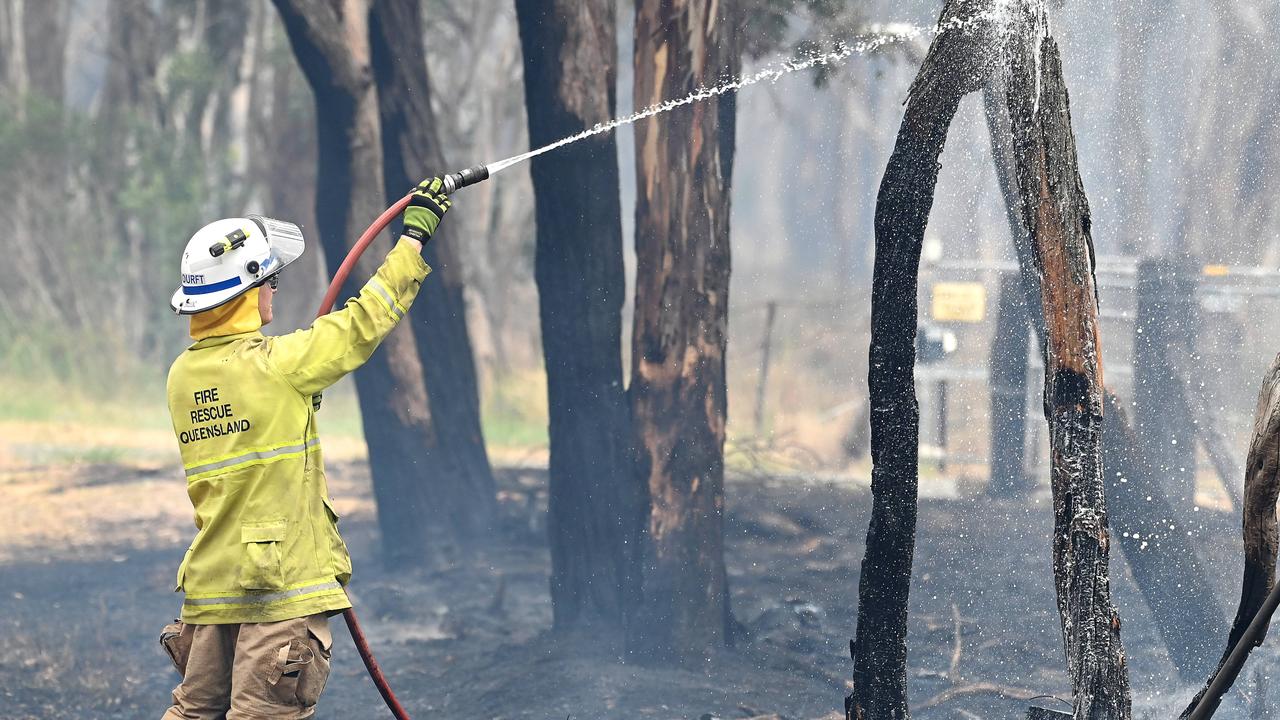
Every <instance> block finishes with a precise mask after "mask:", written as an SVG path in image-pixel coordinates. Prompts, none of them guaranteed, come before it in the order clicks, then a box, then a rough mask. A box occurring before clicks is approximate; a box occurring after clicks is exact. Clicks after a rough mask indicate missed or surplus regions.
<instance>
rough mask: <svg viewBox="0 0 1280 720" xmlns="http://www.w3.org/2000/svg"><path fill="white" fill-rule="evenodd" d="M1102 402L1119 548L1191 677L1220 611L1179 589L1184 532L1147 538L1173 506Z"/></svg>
mask: <svg viewBox="0 0 1280 720" xmlns="http://www.w3.org/2000/svg"><path fill="white" fill-rule="evenodd" d="M1007 86H1008V78H1007V77H1005V76H1004V75H1003V74H1001V73H997V74H996V75H995V76H993V77H992V79H991V82H990V83H988V85H987V87H986V89H985V90H984V93H983V99H984V105H985V108H986V113H987V123H988V127H989V129H990V132H991V145H992V150H993V153H994V156H995V157H994V159H995V165H996V176H997V178H998V180H999V183H1000V187H1001V191H1002V194H1003V195H1004V200H1005V207H1006V210H1007V211H1008V214H1009V226H1010V231H1011V234H1012V235H1013V238H1014V248H1015V250H1016V253H1017V256H1018V261H1019V267H1020V269H1021V272H1020V277H1021V280H1022V286H1023V290H1024V292H1025V293H1026V297H1027V303H1026V305H1025V307H1026V308H1027V309H1028V310H1029V311H1030V312H1029V313H1028V316H1029V317H1030V319H1031V325H1032V327H1033V329H1034V330H1035V334H1036V336H1037V337H1039V338H1044V337H1045V332H1046V330H1045V323H1044V307H1043V304H1042V300H1041V292H1040V282H1041V280H1040V272H1039V270H1038V268H1037V265H1036V263H1035V260H1034V253H1035V251H1034V249H1033V247H1032V238H1031V235H1030V233H1028V232H1027V231H1026V230H1025V225H1024V210H1023V208H1024V206H1025V203H1024V202H1023V198H1022V196H1021V195H1020V194H1019V188H1018V177H1017V168H1016V165H1015V161H1014V144H1013V135H1012V126H1011V122H1010V117H1009V104H1008V90H1007ZM1040 342H1041V343H1043V342H1044V341H1043V340H1041V341H1040ZM1042 350H1043V345H1042ZM1109 402H1110V401H1109ZM1110 407H1112V405H1108V409H1107V410H1106V411H1105V412H1104V422H1103V433H1104V435H1103V440H1102V452H1103V467H1104V468H1105V472H1104V473H1103V483H1104V486H1105V489H1106V492H1107V497H1108V498H1109V499H1110V500H1112V501H1113V502H1114V507H1113V508H1111V509H1112V510H1113V513H1112V518H1113V519H1114V521H1115V525H1116V527H1117V529H1118V532H1119V533H1120V546H1121V548H1122V549H1123V550H1124V553H1125V559H1126V560H1127V561H1128V563H1129V568H1130V570H1131V572H1132V573H1133V578H1134V582H1135V584H1137V586H1138V589H1139V591H1140V592H1141V593H1142V595H1143V598H1144V599H1145V600H1146V602H1147V605H1148V607H1149V608H1150V609H1151V611H1152V614H1153V616H1154V620H1155V622H1156V625H1157V627H1158V629H1159V630H1160V633H1161V636H1162V637H1163V638H1164V639H1165V641H1166V646H1167V648H1168V652H1169V656H1170V658H1171V659H1172V661H1173V663H1174V666H1175V667H1176V668H1177V669H1178V671H1179V673H1180V674H1181V675H1182V676H1183V677H1187V676H1188V673H1190V674H1191V675H1193V676H1194V675H1197V674H1199V673H1200V672H1201V671H1200V670H1197V668H1200V667H1203V663H1204V657H1205V656H1204V654H1203V652H1202V650H1203V646H1204V641H1203V640H1202V639H1199V638H1201V637H1202V636H1197V635H1195V633H1196V632H1205V631H1207V630H1208V629H1210V628H1213V627H1216V626H1217V624H1218V623H1220V622H1221V618H1222V617H1224V614H1223V612H1222V610H1221V609H1220V607H1219V606H1218V604H1217V603H1216V602H1215V601H1214V600H1213V599H1212V598H1209V599H1208V600H1204V599H1202V598H1201V596H1200V594H1191V593H1186V592H1185V590H1184V589H1185V588H1186V587H1204V577H1205V574H1204V571H1203V569H1202V568H1201V565H1200V563H1199V560H1198V558H1197V556H1196V554H1195V551H1194V549H1193V548H1192V543H1190V542H1189V541H1188V539H1187V538H1186V536H1185V535H1183V534H1164V533H1160V534H1159V542H1158V543H1156V542H1150V541H1149V535H1148V533H1149V528H1150V526H1151V521H1152V518H1157V519H1161V520H1175V519H1177V518H1180V517H1181V514H1180V513H1177V512H1175V508H1174V507H1173V505H1172V504H1171V503H1170V501H1169V498H1168V495H1167V492H1166V490H1165V487H1164V485H1163V484H1162V482H1161V477H1160V475H1158V474H1156V473H1155V472H1154V471H1153V469H1152V468H1153V467H1154V466H1153V464H1152V463H1151V462H1150V461H1149V457H1150V456H1149V455H1148V454H1147V452H1146V451H1145V450H1144V449H1143V448H1142V447H1141V446H1139V445H1138V444H1137V443H1138V441H1137V439H1136V436H1135V434H1134V432H1133V429H1132V428H1131V426H1130V425H1129V424H1128V422H1127V421H1126V420H1125V417H1124V415H1123V410H1122V409H1120V406H1119V405H1118V404H1115V405H1114V407H1115V408H1116V411H1115V412H1114V413H1112V411H1111V410H1110ZM1148 498H1149V499H1148ZM1177 524H1179V525H1181V524H1182V523H1180V522H1179V523H1177ZM1166 525H1167V523H1166Z"/></svg>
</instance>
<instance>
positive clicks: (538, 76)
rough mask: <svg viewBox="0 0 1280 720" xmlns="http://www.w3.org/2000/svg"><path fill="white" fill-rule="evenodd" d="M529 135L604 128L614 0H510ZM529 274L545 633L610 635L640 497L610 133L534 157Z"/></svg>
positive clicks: (633, 545) (623, 600) (609, 113)
mask: <svg viewBox="0 0 1280 720" xmlns="http://www.w3.org/2000/svg"><path fill="white" fill-rule="evenodd" d="M515 5H516V15H517V18H518V21H519V25H520V42H521V44H522V45H523V48H524V88H525V99H526V104H525V107H526V108H527V112H528V122H529V143H530V145H531V146H532V147H540V146H542V145H545V144H547V143H550V142H552V141H555V140H558V139H559V138H562V137H566V136H568V135H572V134H575V133H578V132H580V131H582V130H584V129H586V128H590V127H592V126H594V125H595V124H596V123H601V122H606V121H608V120H609V119H610V118H612V117H613V116H614V114H615V112H614V111H615V109H616V106H617V98H616V92H617V90H616V82H615V81H616V77H617V66H618V49H617V38H616V30H615V24H616V8H615V3H614V0H552V1H546V0H516V4H515ZM531 173H532V176H533V187H534V199H535V201H536V206H537V223H538V235H537V253H536V257H535V266H534V270H535V278H536V279H537V283H538V304H539V310H540V318H541V321H542V349H543V356H544V358H545V361H546V370H547V407H548V411H549V415H550V439H551V463H550V482H551V487H550V498H549V501H548V517H547V533H548V536H549V537H548V541H549V543H550V546H551V606H552V613H553V618H554V627H555V629H556V630H557V631H561V632H565V631H576V630H586V631H591V632H599V633H603V635H602V638H604V639H607V640H610V641H617V640H621V639H622V637H623V633H624V627H625V621H626V619H627V618H629V617H630V615H631V613H632V611H633V610H634V608H635V606H636V605H638V603H639V601H640V566H639V562H640V553H639V548H640V544H641V543H640V539H641V534H642V533H643V529H644V512H645V509H646V507H647V504H646V495H647V493H648V491H647V489H646V488H645V486H644V483H643V479H641V478H637V477H636V476H635V473H634V472H633V471H632V467H631V462H630V458H631V455H630V447H631V435H630V432H631V431H630V427H631V423H630V409H629V408H628V406H627V398H626V393H625V391H624V389H623V383H622V302H623V296H624V295H625V293H626V278H625V273H624V269H623V263H622V206H621V200H620V197H619V178H618V160H617V142H616V141H615V139H614V135H613V134H612V133H607V134H604V135H598V136H596V137H594V138H591V139H589V140H583V141H581V142H578V143H575V144H573V145H569V146H567V147H565V148H563V149H561V150H560V151H559V152H556V153H552V154H548V155H543V156H541V157H538V158H534V160H533V162H532V167H531Z"/></svg>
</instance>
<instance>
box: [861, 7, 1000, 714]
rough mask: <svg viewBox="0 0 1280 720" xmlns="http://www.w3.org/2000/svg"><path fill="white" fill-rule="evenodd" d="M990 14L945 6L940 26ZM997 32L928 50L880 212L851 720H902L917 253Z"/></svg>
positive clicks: (912, 494) (914, 473)
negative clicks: (866, 519) (943, 168)
mask: <svg viewBox="0 0 1280 720" xmlns="http://www.w3.org/2000/svg"><path fill="white" fill-rule="evenodd" d="M986 9H988V7H987V4H986V3H983V2H954V1H952V2H948V3H947V5H946V7H945V8H944V10H943V14H942V22H943V23H949V22H953V21H955V20H958V19H963V18H968V17H971V16H973V15H976V14H977V13H979V12H981V11H983V10H986ZM993 45H994V43H992V42H991V31H990V28H988V27H986V26H985V24H983V23H974V24H972V25H970V26H969V28H968V29H967V30H966V31H964V32H945V33H943V34H941V35H939V36H938V38H937V39H936V40H935V41H934V43H933V45H932V46H931V47H930V48H929V54H928V55H927V56H926V57H925V61H924V63H923V65H921V67H920V73H919V74H918V75H917V77H916V80H915V82H914V83H913V85H912V87H911V92H910V94H909V95H908V98H907V107H906V113H905V115H904V117H903V120H902V126H901V128H900V129H899V131H898V139H897V143H896V144H895V146H894V149H893V154H892V156H891V157H890V158H889V165H888V167H887V168H886V169H885V175H884V179H883V180H882V182H881V184H880V194H879V197H878V198H877V201H876V218H875V229H876V259H875V270H874V278H873V281H872V290H871V293H872V294H871V358H870V374H869V386H870V393H871V403H870V404H871V454H872V461H873V463H874V465H873V468H872V475H871V492H872V510H871V524H870V527H869V528H868V530H867V550H866V554H865V555H864V557H863V560H862V573H861V576H860V578H859V581H858V628H857V635H856V638H855V640H854V642H853V646H852V652H853V661H854V670H853V692H852V694H851V695H850V696H849V698H848V699H847V700H846V705H845V709H846V713H847V715H848V716H849V718H851V720H888V719H891V718H892V719H896V718H906V717H908V716H909V712H908V709H907V678H906V653H907V646H906V637H907V600H908V594H909V591H910V586H911V564H912V560H913V556H914V552H915V534H916V492H917V488H918V484H919V477H918V461H919V457H918V455H919V434H920V410H919V406H918V404H917V401H916V394H915V380H914V368H915V346H916V322H917V307H916V289H917V276H918V273H919V267H920V248H921V243H922V242H923V239H924V231H925V226H926V225H927V223H928V220H929V210H930V209H931V207H932V205H933V193H934V188H935V186H936V185H937V180H938V170H939V169H940V165H939V161H938V159H939V157H940V156H941V154H942V150H943V146H944V145H945V143H946V139H947V128H948V127H949V126H950V124H951V120H952V118H953V117H954V116H955V113H956V109H957V108H958V107H959V104H960V99H961V98H962V97H963V96H964V95H966V94H968V93H970V92H973V91H974V90H976V89H978V88H979V87H981V86H982V84H983V83H984V82H985V79H986V77H987V76H988V75H989V74H990V73H991V71H992V69H993V66H994V61H995V57H996V53H995V51H994V49H993Z"/></svg>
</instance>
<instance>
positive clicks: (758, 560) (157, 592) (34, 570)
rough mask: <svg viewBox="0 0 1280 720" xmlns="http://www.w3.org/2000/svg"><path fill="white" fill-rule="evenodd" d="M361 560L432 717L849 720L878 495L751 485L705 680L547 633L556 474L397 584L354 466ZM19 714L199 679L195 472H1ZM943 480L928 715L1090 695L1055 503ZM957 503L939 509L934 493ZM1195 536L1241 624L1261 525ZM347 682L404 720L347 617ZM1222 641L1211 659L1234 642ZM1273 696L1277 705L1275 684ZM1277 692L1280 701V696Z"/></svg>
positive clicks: (3, 714)
mask: <svg viewBox="0 0 1280 720" xmlns="http://www.w3.org/2000/svg"><path fill="white" fill-rule="evenodd" d="M330 476H331V486H332V490H333V493H334V494H335V495H336V496H337V497H338V500H339V502H338V507H339V510H340V511H342V512H343V513H344V517H343V520H342V529H343V531H344V534H345V536H346V537H347V540H348V543H349V545H350V546H351V549H352V553H353V555H354V558H355V562H356V576H355V579H354V581H353V584H352V588H351V589H352V593H353V596H354V598H355V602H356V604H357V607H358V609H359V611H360V614H361V617H362V620H363V622H364V624H365V626H366V631H367V632H368V633H369V635H370V639H371V642H372V643H373V646H374V649H375V651H376V653H377V654H378V657H379V660H380V661H381V663H382V665H383V667H384V668H385V669H386V670H387V671H388V674H389V676H390V679H391V681H392V685H393V686H394V687H395V689H396V691H397V693H398V694H399V695H400V697H401V699H402V700H403V701H404V703H405V705H406V706H407V708H408V709H409V710H410V712H411V713H412V714H413V716H414V717H422V718H427V717H429V718H457V719H458V720H462V719H464V718H465V719H467V720H473V719H476V718H486V719H487V718H538V719H540V720H543V719H545V720H560V719H561V718H566V717H572V718H583V719H593V720H594V719H600V718H634V717H649V718H704V717H712V718H726V719H727V718H751V717H758V718H796V719H800V718H831V719H835V718H840V717H843V710H842V699H843V696H844V695H845V693H846V692H847V690H848V683H847V678H848V677H849V674H850V671H851V663H850V661H849V657H848V642H849V638H850V637H852V635H853V632H854V622H855V617H856V611H857V603H856V600H857V574H858V567H859V564H860V562H861V555H862V545H863V541H864V538H865V534H866V523H867V519H868V515H869V508H870V492H869V490H868V489H867V488H866V485H865V482H862V481H858V480H856V479H848V478H846V479H834V480H830V479H829V480H822V481H817V480H808V481H806V480H802V479H797V478H780V477H770V476H752V477H742V476H735V477H731V478H730V481H729V484H728V489H727V495H728V519H727V533H728V550H727V560H728V565H729V573H730V584H731V591H732V596H733V611H734V613H735V615H736V617H737V618H738V620H740V621H741V622H742V623H743V624H744V625H745V627H746V628H747V630H748V632H749V637H748V638H746V639H743V640H741V641H739V643H738V645H737V647H735V648H733V649H730V650H726V651H724V652H722V653H720V654H719V655H718V656H716V657H713V658H710V659H708V660H707V662H706V664H705V666H702V667H698V668H691V669H690V668H685V669H677V668H670V667H651V666H645V665H641V664H634V663H620V662H617V661H615V660H614V659H613V658H612V657H611V656H609V655H608V654H607V653H606V652H604V651H603V650H602V649H601V648H599V647H598V645H597V644H596V643H593V642H591V641H590V640H587V641H583V642H567V641H558V640H557V639H555V638H553V637H551V636H549V635H548V633H547V630H548V627H549V625H550V619H551V608H550V601H549V599H548V594H547V573H548V562H549V560H548V552H547V549H546V543H545V537H544V527H543V522H544V519H543V513H544V512H545V504H546V500H545V491H546V482H545V481H546V478H545V473H544V472H542V471H538V470H505V471H503V472H502V473H501V477H500V483H501V487H502V492H501V498H502V507H503V527H502V529H501V534H500V537H499V538H498V540H497V543H496V545H495V547H493V548H492V549H490V550H486V551H485V552H483V553H482V554H481V555H480V556H479V557H478V558H477V559H474V560H472V561H469V562H467V563H458V564H456V565H455V566H453V567H443V568H439V567H437V568H435V569H431V570H423V571H422V572H419V573H415V574H411V575H407V576H406V575H393V574H389V573H387V572H385V571H383V570H382V569H380V568H379V567H378V563H377V561H376V559H375V558H374V556H373V550H374V548H375V542H376V527H375V525H374V523H373V509H372V501H371V499H370V492H369V478H368V472H367V468H366V467H365V465H364V464H363V463H362V462H358V461H347V462H341V463H336V464H333V465H332V467H331V469H330ZM0 487H3V488H4V493H5V496H6V500H7V501H6V503H4V507H0V718H5V719H10V718H13V719H17V718H63V717H76V718H84V719H90V718H131V719H132V718H150V717H157V718H158V717H159V716H160V715H161V713H162V712H163V711H164V709H165V708H166V707H167V699H168V693H169V691H170V689H171V688H172V687H173V685H174V684H175V683H176V681H177V676H176V674H175V673H174V672H173V670H172V669H171V668H170V667H169V666H168V663H167V660H166V659H165V657H164V656H163V655H162V654H161V651H160V649H159V646H158V644H157V641H156V639H157V635H158V633H159V630H160V628H161V626H163V625H164V624H165V622H166V621H168V620H169V619H170V618H172V617H173V616H174V614H175V612H176V611H177V609H178V605H179V597H178V596H177V595H175V594H173V593H172V592H171V590H172V585H173V576H174V569H175V568H176V566H177V563H178V561H179V559H180V558H181V555H182V553H183V550H184V549H185V547H186V543H187V542H188V540H189V536H190V534H191V530H190V522H191V520H190V509H189V504H188V503H187V500H186V497H185V494H184V486H183V483H182V480H181V478H180V477H175V476H173V473H172V472H171V471H170V470H168V469H166V468H163V467H162V466H160V465H157V466H155V467H131V466H125V465H120V464H115V463H106V464H55V465H50V466H47V467H27V468H24V469H16V470H6V471H4V472H3V473H0ZM963 488H964V486H963V484H962V485H961V490H960V492H959V493H956V492H953V490H954V484H952V485H949V486H948V485H947V484H946V481H939V480H928V479H926V481H925V486H924V490H925V492H924V494H925V495H926V496H929V495H932V496H933V497H926V498H924V499H922V501H921V506H920V532H919V537H918V540H917V545H916V563H915V578H914V583H913V586H912V598H911V632H910V638H909V662H910V669H909V673H910V683H911V700H912V703H913V705H914V707H915V709H914V710H913V716H914V717H916V718H919V719H920V720H942V719H952V718H955V719H959V718H968V719H972V718H1021V717H1024V716H1025V712H1026V707H1027V705H1028V704H1029V702H1030V701H1031V698H1033V697H1034V696H1046V697H1041V698H1039V699H1038V700H1035V702H1037V703H1040V704H1043V705H1045V706H1046V707H1054V708H1065V707H1067V706H1066V705H1064V704H1063V703H1062V702H1060V701H1058V700H1056V699H1054V698H1069V696H1070V688H1069V684H1068V681H1067V676H1066V673H1065V671H1064V668H1063V663H1062V650H1061V639H1060V637H1061V636H1060V632H1059V629H1058V618H1057V612H1056V610H1055V607H1054V597H1053V590H1052V587H1053V585H1052V576H1051V571H1050V558H1049V540H1050V531H1051V526H1052V517H1051V511H1050V507H1049V500H1048V497H1047V492H1046V493H1042V495H1041V496H1040V497H1039V498H1038V499H1037V500H1033V501H1029V502H1026V503H1017V504H1015V503H1007V502H995V501H992V500H989V499H986V498H984V497H981V496H977V495H974V496H972V497H966V496H965V495H966V493H965V491H964V489H963ZM935 491H936V492H935ZM1197 518H1198V519H1200V520H1201V521H1202V523H1203V524H1202V526H1201V527H1199V528H1196V529H1195V530H1194V531H1193V532H1195V533H1196V536H1197V538H1198V539H1200V541H1201V543H1202V546H1203V547H1205V548H1206V549H1207V553H1206V560H1207V564H1208V565H1209V567H1210V572H1211V573H1212V574H1213V577H1212V578H1211V579H1210V584H1211V585H1212V587H1210V588H1204V587H1196V588H1192V587H1188V588H1186V592H1188V593H1206V592H1217V593H1219V595H1220V596H1221V597H1222V599H1223V604H1224V606H1226V607H1230V608H1234V606H1235V600H1236V592H1237V586H1238V582H1239V580H1238V578H1239V572H1240V559H1239V550H1238V548H1239V543H1240V540H1239V521H1238V519H1237V518H1236V517H1235V515H1234V514H1233V513H1226V512H1210V511H1204V512H1200V513H1198V514H1197ZM1112 578H1113V583H1114V585H1115V596H1116V599H1117V602H1118V604H1119V606H1120V611H1121V616H1122V618H1123V620H1124V627H1123V638H1124V642H1125V646H1126V649H1127V652H1128V656H1129V667H1130V671H1131V678H1132V684H1133V688H1134V698H1135V703H1134V704H1135V712H1134V717H1135V718H1137V719H1138V720H1144V719H1145V718H1152V719H1154V718H1168V717H1174V716H1176V712H1177V710H1179V709H1181V707H1182V704H1183V703H1185V702H1186V700H1187V699H1188V698H1189V697H1190V695H1191V694H1192V692H1193V690H1194V688H1193V687H1192V686H1191V685H1189V684H1187V683H1184V682H1182V681H1180V680H1179V679H1178V678H1177V676H1176V674H1175V673H1174V671H1173V669H1172V666H1171V665H1170V664H1169V661H1168V659H1167V657H1166V655H1165V650H1164V647H1163V644H1162V642H1161V640H1160V637H1159V635H1158V633H1157V632H1156V630H1155V627H1154V625H1153V623H1152V616H1151V612H1150V611H1149V610H1148V608H1147V607H1146V605H1145V604H1144V602H1143V600H1142V597H1141V595H1140V594H1139V593H1138V591H1137V589H1136V588H1135V587H1134V585H1133V584H1132V581H1131V580H1130V578H1129V576H1128V571H1127V567H1126V565H1125V562H1124V560H1123V557H1122V556H1119V555H1118V554H1117V555H1114V556H1113V571H1112ZM333 622H334V635H335V637H336V638H337V642H336V644H335V661H334V672H333V676H332V678H331V680H330V683H329V687H328V689H327V691H326V692H325V696H324V699H323V700H322V704H321V708H320V711H319V712H318V714H317V716H316V717H318V718H322V719H330V720H332V719H335V718H382V717H390V715H389V713H388V712H387V711H386V710H385V708H383V707H382V705H381V700H380V699H379V697H378V695H377V692H376V691H375V689H374V687H373V685H372V683H371V682H370V681H369V679H368V678H367V677H366V676H365V673H364V668H363V666H362V665H361V663H360V660H359V658H358V657H357V655H356V653H355V649H354V647H353V646H352V645H351V642H350V638H349V637H348V636H347V635H346V630H345V628H344V627H342V623H341V619H340V618H335V620H334V621H333ZM1226 623H1227V619H1226V618H1224V619H1223V628H1222V633H1221V635H1219V636H1218V637H1215V638H1213V639H1212V640H1211V641H1210V643H1209V644H1210V645H1211V646H1212V648H1213V651H1212V653H1213V655H1214V658H1215V659H1216V654H1217V652H1218V650H1219V648H1220V647H1221V645H1222V643H1223V642H1224V639H1225V629H1226ZM1255 656H1256V657H1255V658H1254V659H1253V660H1252V661H1251V663H1250V665H1249V667H1248V668H1247V670H1246V673H1245V677H1243V678H1242V680H1241V682H1240V686H1241V688H1240V689H1241V690H1243V691H1244V692H1243V693H1242V692H1237V693H1234V694H1233V696H1232V697H1231V699H1230V700H1229V702H1228V703H1227V704H1226V706H1224V709H1223V710H1222V711H1220V712H1219V715H1218V717H1221V718H1246V717H1250V710H1249V707H1250V703H1251V702H1252V701H1253V697H1252V696H1253V695H1256V694H1257V690H1258V688H1259V686H1260V685H1259V678H1258V677H1256V676H1258V675H1259V673H1258V672H1256V671H1261V675H1260V677H1261V684H1262V685H1265V684H1266V679H1267V677H1269V676H1270V675H1271V674H1272V673H1273V672H1274V671H1275V670H1276V669H1277V668H1280V654H1277V653H1276V652H1275V651H1274V650H1273V649H1271V648H1270V647H1264V648H1262V649H1261V650H1259V651H1257V652H1256V653H1255ZM1264 692H1265V689H1264ZM1276 695H1280V693H1277V694H1276Z"/></svg>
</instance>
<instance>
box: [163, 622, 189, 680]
mask: <svg viewBox="0 0 1280 720" xmlns="http://www.w3.org/2000/svg"><path fill="white" fill-rule="evenodd" d="M194 636H195V627H194V626H191V625H187V624H185V623H183V622H182V621H181V620H174V621H173V622H171V623H169V624H168V625H165V626H164V630H161V631H160V647H162V648H164V653H165V654H166V655H168V656H169V659H170V660H172V661H173V667H174V668H175V669H176V670H177V671H178V674H179V675H181V676H183V677H184V678H185V677H186V676H187V658H189V657H190V656H191V641H192V638H193V637H194Z"/></svg>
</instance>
